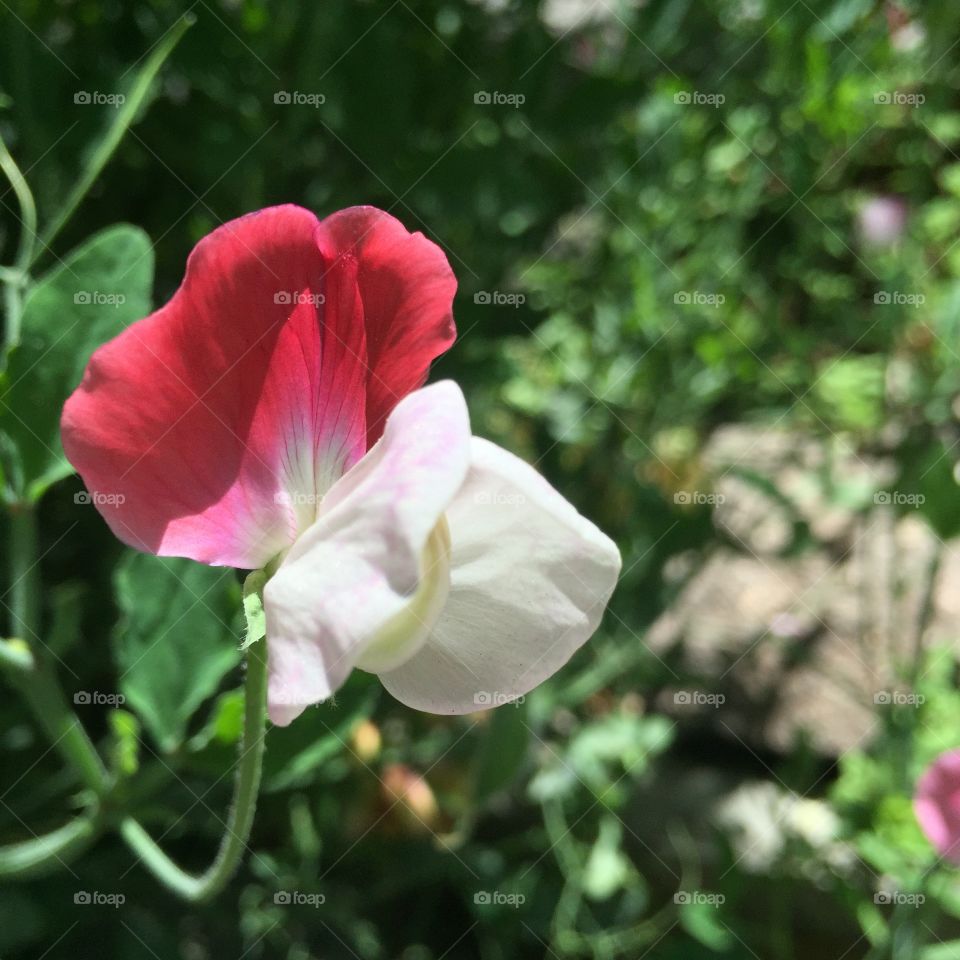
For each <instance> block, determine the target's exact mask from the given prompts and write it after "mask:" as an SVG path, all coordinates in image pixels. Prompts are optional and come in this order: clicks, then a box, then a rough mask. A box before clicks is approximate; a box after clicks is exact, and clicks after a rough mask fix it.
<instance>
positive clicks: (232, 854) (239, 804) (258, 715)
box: [120, 640, 267, 901]
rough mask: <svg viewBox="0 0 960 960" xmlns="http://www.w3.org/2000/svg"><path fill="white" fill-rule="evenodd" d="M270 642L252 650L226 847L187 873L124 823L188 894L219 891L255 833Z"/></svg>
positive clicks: (153, 866) (133, 844)
mask: <svg viewBox="0 0 960 960" xmlns="http://www.w3.org/2000/svg"><path fill="white" fill-rule="evenodd" d="M266 647H267V645H266V641H264V640H261V641H259V642H258V643H254V644H252V645H251V646H250V647H249V648H248V650H247V661H246V663H247V675H246V682H245V687H244V711H243V741H242V743H241V746H240V760H239V762H238V766H237V775H236V780H235V781H234V793H233V803H232V805H231V807H230V813H229V816H228V817H227V823H226V828H225V830H224V833H223V837H222V838H221V841H220V849H219V850H218V852H217V856H216V858H215V859H214V861H213V863H212V864H211V865H210V867H209V868H208V869H207V870H206V871H205V872H204V873H202V874H199V875H197V874H191V873H187V872H186V871H185V870H183V869H182V868H181V867H179V866H178V865H177V864H176V863H174V862H173V860H171V859H170V857H169V856H167V854H166V853H165V852H164V851H163V849H162V848H161V847H160V846H159V844H157V842H156V841H155V840H154V839H153V838H152V837H151V836H150V834H149V833H148V832H147V831H146V830H145V829H144V828H143V827H142V826H141V825H140V823H139V822H138V821H137V820H135V819H134V818H133V817H127V818H125V819H124V820H122V821H121V823H120V835H121V836H122V837H123V839H124V840H125V841H126V842H127V845H128V846H129V847H130V848H131V849H132V850H133V851H134V853H136V854H137V856H138V857H140V859H141V861H142V862H143V865H144V866H145V867H146V868H147V869H148V870H150V872H151V873H153V875H154V876H155V877H156V878H157V879H158V880H159V881H160V882H161V883H163V884H164V886H166V887H167V888H168V889H170V890H172V891H173V892H174V893H176V894H178V895H179V896H181V897H183V898H184V899H185V900H191V901H203V900H209V899H210V898H211V897H213V896H214V895H215V894H217V893H219V892H220V890H222V889H223V888H224V887H225V886H226V884H227V882H228V881H229V880H230V878H231V877H232V876H233V874H234V873H235V872H236V869H237V867H238V866H239V864H240V860H241V859H242V857H243V853H244V851H245V850H246V847H247V841H248V840H249V838H250V831H251V829H252V827H253V818H254V814H255V812H256V806H257V795H258V793H259V790H260V774H261V770H262V767H263V751H264V739H265V733H266V718H267V714H266V694H267V649H266Z"/></svg>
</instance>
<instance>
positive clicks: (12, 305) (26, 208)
mask: <svg viewBox="0 0 960 960" xmlns="http://www.w3.org/2000/svg"><path fill="white" fill-rule="evenodd" d="M0 170H2V171H3V172H4V173H5V174H6V177H7V179H8V180H9V181H10V186H11V187H13V192H14V193H15V194H16V197H17V203H18V204H19V205H20V242H19V245H18V247H17V258H16V261H15V263H14V269H13V270H12V271H5V272H4V273H5V275H4V290H3V295H4V315H5V319H6V326H5V331H4V340H5V343H6V346H7V348H8V349H9V348H10V347H13V346H16V344H17V343H19V341H20V317H21V314H22V313H23V287H24V285H25V284H26V281H27V271H28V270H29V268H30V262H31V260H32V259H33V248H34V244H35V243H36V239H37V206H36V204H35V203H34V200H33V194H32V193H31V192H30V187H29V186H28V185H27V181H26V180H25V179H24V176H23V174H22V173H21V172H20V168H19V167H18V166H17V163H16V161H15V160H14V159H13V157H12V156H11V154H10V151H9V150H8V149H7V145H6V144H5V143H4V142H3V138H2V137H0Z"/></svg>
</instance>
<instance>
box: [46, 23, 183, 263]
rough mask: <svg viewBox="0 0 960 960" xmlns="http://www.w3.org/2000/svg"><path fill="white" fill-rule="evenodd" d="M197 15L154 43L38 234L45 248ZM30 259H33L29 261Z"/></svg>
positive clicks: (130, 122)
mask: <svg viewBox="0 0 960 960" xmlns="http://www.w3.org/2000/svg"><path fill="white" fill-rule="evenodd" d="M195 22H196V17H195V16H194V15H193V14H192V13H187V14H184V15H183V16H182V17H181V18H180V19H179V20H178V21H177V22H176V23H175V24H174V25H173V26H172V27H171V28H170V30H169V31H168V32H167V33H166V35H165V36H164V38H163V40H162V41H161V42H160V43H158V44H157V46H156V49H154V51H153V53H151V54H150V56H149V57H148V58H147V62H146V63H145V64H144V65H143V68H142V69H141V70H140V72H139V73H138V74H137V78H136V80H135V81H134V83H133V86H132V87H131V89H130V92H129V94H127V96H126V99H125V100H124V101H123V104H122V105H121V106H120V107H119V109H118V110H117V112H116V116H115V118H114V120H113V123H111V124H110V129H109V130H108V131H107V134H106V136H105V137H104V138H103V139H102V140H101V141H100V143H99V144H98V145H97V148H96V150H95V151H94V152H93V154H92V155H91V157H90V159H89V161H88V162H87V164H86V166H85V167H84V168H83V171H82V172H81V174H80V179H79V180H77V182H76V183H75V184H74V186H73V189H72V190H71V191H70V193H69V195H68V196H67V199H66V200H65V201H64V203H63V206H61V208H60V210H59V212H58V213H57V215H56V216H55V217H54V218H53V219H52V220H51V221H50V222H49V223H48V224H47V226H46V228H45V229H44V231H43V234H42V235H41V237H40V244H41V246H42V247H43V248H44V249H45V248H47V247H49V246H50V244H51V243H52V242H53V240H54V238H55V237H56V236H57V234H58V233H59V232H60V231H61V230H62V229H63V227H64V225H65V224H66V223H67V221H68V220H69V219H70V218H71V217H72V216H73V214H74V212H75V211H76V209H77V207H79V206H80V203H81V202H82V200H83V198H84V197H85V196H86V195H87V191H88V190H89V189H90V187H92V186H93V184H94V182H95V181H96V179H97V177H98V176H100V172H101V171H102V170H103V168H104V167H105V166H106V165H107V161H108V160H109V159H110V157H111V156H113V152H114V150H116V149H117V147H118V146H119V144H120V141H121V140H122V139H123V135H124V134H125V133H126V132H127V130H128V129H129V127H130V126H131V124H132V123H133V121H134V120H135V119H136V116H137V113H138V112H139V110H140V107H141V105H142V104H143V102H144V100H146V98H147V94H148V93H149V92H150V85H151V84H152V83H153V81H154V78H155V77H156V75H157V74H158V73H159V72H160V68H161V67H162V66H163V64H164V62H165V61H166V59H167V57H169V56H170V54H171V53H172V52H173V48H174V47H175V46H176V45H177V44H178V43H179V42H180V38H181V37H182V36H183V35H184V34H185V33H186V32H187V30H188V29H189V28H190V27H191V26H193V24H194V23H195ZM38 255H39V254H37V253H35V254H34V256H33V260H36V258H37V256H38ZM31 262H32V261H31Z"/></svg>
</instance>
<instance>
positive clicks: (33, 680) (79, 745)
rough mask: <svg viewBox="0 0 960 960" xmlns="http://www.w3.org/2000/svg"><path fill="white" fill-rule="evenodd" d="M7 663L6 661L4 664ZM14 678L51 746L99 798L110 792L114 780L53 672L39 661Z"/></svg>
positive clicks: (13, 676) (46, 664)
mask: <svg viewBox="0 0 960 960" xmlns="http://www.w3.org/2000/svg"><path fill="white" fill-rule="evenodd" d="M0 663H3V661H0ZM10 677H11V679H12V680H13V681H14V683H15V684H16V686H17V687H18V688H19V690H20V692H21V694H23V698H24V700H26V701H27V703H28V704H29V705H30V709H31V710H32V711H33V715H34V716H35V717H36V718H37V721H38V722H39V723H40V725H41V726H42V727H43V729H44V731H45V732H46V734H47V737H48V738H49V740H50V743H51V744H52V745H53V746H54V747H55V748H56V749H57V750H59V751H60V754H61V756H62V757H63V758H64V759H65V760H66V761H67V763H69V764H70V766H72V767H73V768H74V770H76V772H77V774H78V775H79V777H80V779H81V780H82V781H83V783H84V785H85V786H87V787H88V788H89V789H90V790H92V791H93V792H94V793H95V794H96V795H97V796H98V797H102V796H103V795H104V794H106V793H107V791H108V790H109V788H110V778H109V777H108V775H107V770H106V768H105V767H104V765H103V761H102V760H101V759H100V754H99V753H97V749H96V747H94V745H93V743H92V742H91V740H90V738H89V737H88V736H87V732H86V730H84V729H83V725H82V724H81V723H80V721H79V719H78V718H77V715H76V713H75V712H74V711H73V709H72V708H71V707H70V706H69V705H68V703H67V700H66V697H65V696H64V695H63V690H62V689H61V688H60V684H59V682H58V681H57V678H56V676H55V674H54V673H53V670H52V668H51V667H50V665H49V664H48V663H46V662H45V661H43V660H35V661H34V666H33V669H31V670H25V671H13V670H12V671H10Z"/></svg>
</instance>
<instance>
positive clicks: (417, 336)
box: [317, 207, 457, 445]
mask: <svg viewBox="0 0 960 960" xmlns="http://www.w3.org/2000/svg"><path fill="white" fill-rule="evenodd" d="M317 238H318V242H319V244H320V249H321V250H322V251H323V252H324V254H326V255H327V256H328V257H330V258H331V259H337V260H338V261H339V260H342V259H344V258H353V259H356V261H357V263H358V270H357V283H358V285H359V287H360V297H361V299H362V300H363V313H364V318H365V322H366V331H367V358H368V364H369V384H368V386H367V441H368V445H372V444H373V443H374V442H375V441H376V440H378V439H379V438H380V435H381V434H382V433H383V425H384V421H385V420H386V418H387V414H389V413H390V411H391V410H392V409H393V408H394V407H395V406H396V404H397V402H398V401H399V400H401V399H402V398H403V397H404V396H406V395H407V394H408V393H409V392H410V391H411V390H415V389H417V388H418V387H420V386H422V385H423V384H424V382H425V381H426V379H427V373H428V371H429V368H430V363H431V361H432V360H434V359H435V358H436V357H438V356H439V355H440V354H441V353H443V352H444V351H445V350H447V349H448V348H449V347H450V345H451V344H452V343H453V341H454V339H455V337H456V328H455V327H454V324H453V312H452V309H453V295H454V294H455V293H456V290H457V281H456V278H455V277H454V275H453V271H452V270H451V269H450V264H449V263H448V262H447V258H446V257H445V256H444V254H443V251H442V250H441V249H440V248H439V247H438V246H436V244H434V243H432V242H431V241H429V240H427V238H426V237H424V236H423V234H422V233H409V232H408V231H407V229H406V228H405V227H404V226H403V224H402V223H400V221H399V220H397V219H396V218H394V217H392V216H390V214H388V213H384V212H383V211H382V210H377V209H376V208H375V207H349V208H348V209H346V210H341V211H340V212H339V213H334V214H332V215H331V216H329V217H327V218H326V219H325V220H323V221H322V222H321V224H320V227H319V230H318V231H317Z"/></svg>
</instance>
